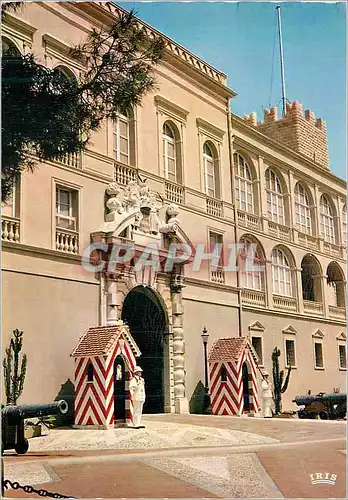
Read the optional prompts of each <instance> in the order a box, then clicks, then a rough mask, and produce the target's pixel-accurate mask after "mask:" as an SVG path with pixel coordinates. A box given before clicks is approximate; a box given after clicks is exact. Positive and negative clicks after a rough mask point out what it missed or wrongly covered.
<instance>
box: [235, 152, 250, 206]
mask: <svg viewBox="0 0 348 500" xmlns="http://www.w3.org/2000/svg"><path fill="white" fill-rule="evenodd" d="M233 163H234V174H235V186H236V201H237V207H238V208H239V209H240V210H243V211H244V212H249V213H253V211H254V206H253V205H254V204H253V183H252V178H251V174H250V169H249V166H248V164H247V162H246V161H245V160H244V158H243V157H242V156H241V155H240V154H238V153H234V155H233Z"/></svg>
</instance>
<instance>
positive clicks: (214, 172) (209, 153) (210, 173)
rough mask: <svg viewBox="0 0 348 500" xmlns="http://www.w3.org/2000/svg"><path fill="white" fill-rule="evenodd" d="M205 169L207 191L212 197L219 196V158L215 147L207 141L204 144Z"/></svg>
mask: <svg viewBox="0 0 348 500" xmlns="http://www.w3.org/2000/svg"><path fill="white" fill-rule="evenodd" d="M203 170H204V188H205V193H206V194H207V195H208V196H211V197H212V198H219V197H220V192H219V191H220V190H219V170H218V158H217V154H216V152H215V151H214V149H213V147H212V146H211V145H210V144H208V142H205V143H204V146H203Z"/></svg>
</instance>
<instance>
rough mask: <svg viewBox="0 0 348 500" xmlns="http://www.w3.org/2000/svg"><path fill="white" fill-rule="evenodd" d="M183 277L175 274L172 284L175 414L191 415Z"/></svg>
mask: <svg viewBox="0 0 348 500" xmlns="http://www.w3.org/2000/svg"><path fill="white" fill-rule="evenodd" d="M183 287H184V285H183V276H181V275H180V274H174V275H173V276H172V278H171V282H170V290H171V299H172V322H173V364H174V366H173V368H174V404H175V413H180V414H185V413H186V414H187V413H189V405H188V400H187V398H186V394H185V343H184V329H183V307H182V289H183Z"/></svg>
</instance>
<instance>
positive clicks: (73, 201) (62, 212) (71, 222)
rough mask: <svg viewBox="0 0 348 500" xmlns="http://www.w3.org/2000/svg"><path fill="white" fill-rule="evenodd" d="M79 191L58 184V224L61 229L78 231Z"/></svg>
mask: <svg viewBox="0 0 348 500" xmlns="http://www.w3.org/2000/svg"><path fill="white" fill-rule="evenodd" d="M77 198H78V193H77V191H74V190H71V189H68V188H65V187H60V186H57V188H56V226H57V228H61V229H69V230H70V231H77Z"/></svg>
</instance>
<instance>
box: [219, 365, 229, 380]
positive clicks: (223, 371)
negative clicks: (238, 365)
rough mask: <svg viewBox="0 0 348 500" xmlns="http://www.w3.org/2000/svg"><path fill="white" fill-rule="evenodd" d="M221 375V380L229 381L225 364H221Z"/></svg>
mask: <svg viewBox="0 0 348 500" xmlns="http://www.w3.org/2000/svg"><path fill="white" fill-rule="evenodd" d="M220 377H221V382H227V370H226V366H225V365H221V371H220Z"/></svg>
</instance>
